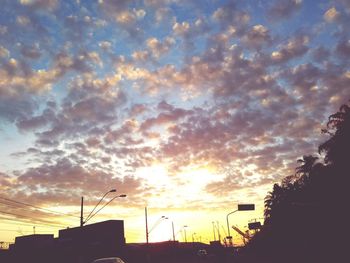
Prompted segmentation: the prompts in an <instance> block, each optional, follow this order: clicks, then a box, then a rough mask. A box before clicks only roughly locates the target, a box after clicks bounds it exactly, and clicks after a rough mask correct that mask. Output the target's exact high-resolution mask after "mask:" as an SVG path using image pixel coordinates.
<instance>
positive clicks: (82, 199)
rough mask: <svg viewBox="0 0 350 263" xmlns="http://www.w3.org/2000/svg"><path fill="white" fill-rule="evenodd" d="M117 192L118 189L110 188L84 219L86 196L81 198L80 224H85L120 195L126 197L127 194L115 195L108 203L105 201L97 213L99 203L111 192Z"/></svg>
mask: <svg viewBox="0 0 350 263" xmlns="http://www.w3.org/2000/svg"><path fill="white" fill-rule="evenodd" d="M115 192H117V190H116V189H112V190H109V191H108V192H106V193H105V194H104V195H103V196H102V198H101V199H100V200H99V201H98V203H97V204H96V205H95V207H94V208H93V209H92V211H91V212H90V213H89V215H88V216H87V217H86V219H85V220H84V219H83V203H84V198H83V197H82V198H81V215H80V226H83V225H84V224H85V223H86V222H87V221H89V220H90V219H91V218H93V217H94V216H95V215H96V214H97V213H98V212H100V211H101V210H102V209H103V208H104V207H106V206H107V205H108V204H109V203H111V202H112V201H113V200H114V199H116V198H118V197H126V195H125V194H121V195H117V196H115V197H113V198H112V199H111V200H109V201H108V202H107V203H105V204H104V205H103V206H102V207H101V208H100V209H98V210H97V211H96V212H95V213H94V211H95V210H96V208H97V207H98V205H99V204H100V203H101V202H102V200H103V199H104V198H105V197H106V196H107V195H108V194H109V193H115Z"/></svg>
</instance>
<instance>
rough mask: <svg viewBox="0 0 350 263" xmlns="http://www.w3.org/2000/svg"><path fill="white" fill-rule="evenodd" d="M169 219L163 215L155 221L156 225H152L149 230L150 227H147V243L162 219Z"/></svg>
mask: <svg viewBox="0 0 350 263" xmlns="http://www.w3.org/2000/svg"><path fill="white" fill-rule="evenodd" d="M166 219H168V218H167V217H166V216H161V217H160V218H159V219H158V220H157V221H156V222H155V223H154V225H153V226H152V227H151V229H150V230H149V231H148V229H146V234H147V237H146V238H147V243H148V239H149V234H150V233H151V232H152V230H153V229H155V228H156V226H158V225H159V223H160V222H161V221H162V220H166Z"/></svg>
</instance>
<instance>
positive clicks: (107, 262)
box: [92, 258, 125, 263]
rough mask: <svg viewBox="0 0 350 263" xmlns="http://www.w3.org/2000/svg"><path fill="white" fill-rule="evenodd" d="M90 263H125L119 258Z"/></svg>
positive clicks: (100, 259) (96, 260)
mask: <svg viewBox="0 0 350 263" xmlns="http://www.w3.org/2000/svg"><path fill="white" fill-rule="evenodd" d="M92 263H125V261H123V260H122V259H121V258H99V259H95V260H94V261H93V262H92Z"/></svg>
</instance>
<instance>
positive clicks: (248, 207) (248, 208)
mask: <svg viewBox="0 0 350 263" xmlns="http://www.w3.org/2000/svg"><path fill="white" fill-rule="evenodd" d="M251 210H255V205H254V204H239V205H238V207H237V210H235V211H232V212H230V213H228V214H227V216H226V222H227V233H228V236H227V238H228V239H229V241H230V243H232V236H231V235H230V224H229V222H228V216H229V215H231V214H233V213H236V212H238V211H251Z"/></svg>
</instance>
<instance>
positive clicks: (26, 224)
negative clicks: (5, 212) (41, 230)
mask: <svg viewBox="0 0 350 263" xmlns="http://www.w3.org/2000/svg"><path fill="white" fill-rule="evenodd" d="M0 219H2V220H6V221H11V222H5V223H4V224H6V225H16V226H30V227H32V226H33V225H35V226H45V227H50V228H61V227H60V226H53V225H48V224H42V223H35V224H30V223H27V221H23V220H20V219H11V218H8V217H2V216H0ZM13 221H15V222H20V224H19V223H14V222H13Z"/></svg>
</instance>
